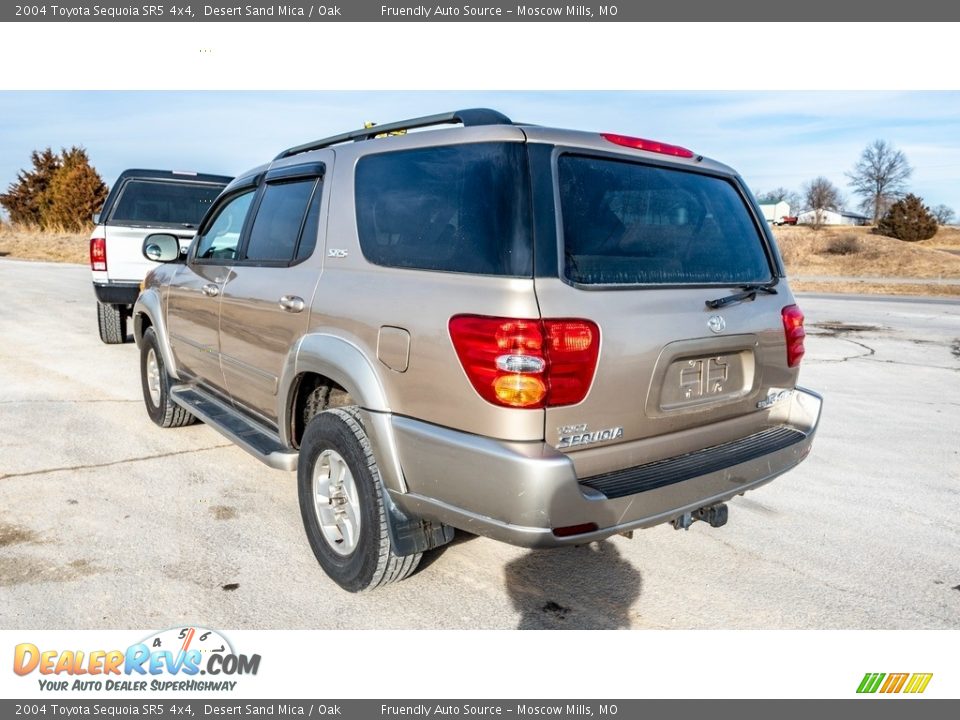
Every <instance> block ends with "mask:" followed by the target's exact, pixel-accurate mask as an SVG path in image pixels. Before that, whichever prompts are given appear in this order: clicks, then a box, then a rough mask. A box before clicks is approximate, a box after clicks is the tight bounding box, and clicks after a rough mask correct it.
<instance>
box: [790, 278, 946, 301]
mask: <svg viewBox="0 0 960 720" xmlns="http://www.w3.org/2000/svg"><path fill="white" fill-rule="evenodd" d="M790 289H791V290H793V291H794V292H800V293H856V294H863V295H936V296H937V297H960V285H910V284H908V283H903V284H900V283H898V284H896V285H891V284H887V283H884V282H883V281H882V280H879V281H870V280H864V281H859V282H850V281H849V280H847V281H843V282H814V281H807V280H791V281H790Z"/></svg>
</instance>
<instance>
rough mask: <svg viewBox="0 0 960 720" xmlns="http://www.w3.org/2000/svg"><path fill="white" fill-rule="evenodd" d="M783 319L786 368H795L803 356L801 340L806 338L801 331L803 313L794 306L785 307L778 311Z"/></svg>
mask: <svg viewBox="0 0 960 720" xmlns="http://www.w3.org/2000/svg"><path fill="white" fill-rule="evenodd" d="M780 317H781V318H782V319H783V336H784V339H785V340H786V341H787V367H797V366H798V365H799V364H800V360H802V359H803V354H804V352H806V350H805V348H804V347H803V340H804V338H806V336H807V332H806V330H804V329H803V311H801V310H800V308H799V307H797V306H796V305H787V306H786V307H785V308H783V310H781V311H780Z"/></svg>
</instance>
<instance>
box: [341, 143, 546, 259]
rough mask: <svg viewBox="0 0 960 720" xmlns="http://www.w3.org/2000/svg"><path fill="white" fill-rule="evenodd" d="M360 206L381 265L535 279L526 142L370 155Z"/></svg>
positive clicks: (367, 244)
mask: <svg viewBox="0 0 960 720" xmlns="http://www.w3.org/2000/svg"><path fill="white" fill-rule="evenodd" d="M356 206H357V225H358V228H359V233H360V247H361V250H362V251H363V254H364V257H366V258H367V259H368V260H369V261H370V262H372V263H376V264H377V265H388V266H391V267H401V268H418V269H422V270H441V271H445V272H465V273H479V274H485V275H510V276H527V277H529V276H530V275H531V274H532V265H533V263H532V252H531V251H532V246H531V240H530V232H529V224H530V223H529V199H528V181H527V161H526V152H525V149H524V147H523V145H522V144H520V143H477V144H471V145H456V146H448V147H433V148H425V149H418V150H405V151H398V152H390V153H382V154H377V155H369V156H367V157H364V158H362V159H361V160H360V161H359V163H358V164H357V170H356Z"/></svg>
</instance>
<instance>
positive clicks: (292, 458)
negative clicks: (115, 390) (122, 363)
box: [170, 385, 298, 471]
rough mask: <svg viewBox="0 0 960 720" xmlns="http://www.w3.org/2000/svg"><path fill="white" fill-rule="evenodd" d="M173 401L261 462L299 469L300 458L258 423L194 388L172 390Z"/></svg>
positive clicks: (183, 386)
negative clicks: (298, 460) (298, 461)
mask: <svg viewBox="0 0 960 720" xmlns="http://www.w3.org/2000/svg"><path fill="white" fill-rule="evenodd" d="M170 397H171V398H173V401H174V402H175V403H177V405H180V406H181V407H183V408H185V409H186V410H188V411H190V413H192V414H193V415H196V416H197V417H198V418H200V419H201V420H203V422H204V423H206V424H207V425H209V426H210V427H212V428H213V429H214V430H216V431H217V432H218V433H220V434H221V435H223V436H224V437H226V438H227V439H229V440H232V441H233V442H234V443H236V444H237V445H239V446H240V447H242V448H243V449H244V450H246V451H247V452H248V453H250V454H251V455H253V456H254V457H255V458H257V460H259V461H260V462H262V463H264V464H266V465H269V466H270V467H272V468H276V469H277V470H291V471H292V470H296V469H297V458H298V455H297V453H296V452H294V451H293V450H289V449H287V448H285V447H284V446H283V445H281V444H280V438H278V437H277V435H276V434H275V433H273V432H271V431H270V430H268V429H267V428H265V427H263V426H262V425H260V424H259V423H257V422H256V421H254V420H251V419H249V418H247V417H245V416H244V415H241V414H240V413H239V412H237V411H236V410H235V409H234V408H232V407H231V406H230V405H228V404H227V403H225V402H223V401H222V400H220V399H219V398H216V397H214V396H213V395H211V394H210V393H208V392H204V391H203V390H200V389H199V388H197V387H194V386H193V385H174V386H173V387H172V388H170Z"/></svg>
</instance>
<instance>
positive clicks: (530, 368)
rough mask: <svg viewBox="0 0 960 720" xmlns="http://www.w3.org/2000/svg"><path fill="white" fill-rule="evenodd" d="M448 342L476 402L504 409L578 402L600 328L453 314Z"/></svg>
mask: <svg viewBox="0 0 960 720" xmlns="http://www.w3.org/2000/svg"><path fill="white" fill-rule="evenodd" d="M450 338H451V339H452V340H453V346H454V349H455V350H456V351H457V357H458V358H459V359H460V364H461V365H462V366H463V369H464V371H465V372H466V374H467V377H468V378H469V379H470V383H471V384H472V385H473V387H474V389H475V390H476V391H477V392H478V393H479V394H480V397H482V398H483V399H484V400H487V401H488V402H491V403H493V404H494V405H502V406H505V407H518V408H531V409H532V408H543V407H548V406H556V405H573V404H576V403H578V402H580V401H581V400H583V398H584V397H586V395H587V391H588V390H589V389H590V384H591V383H592V382H593V374H594V371H595V370H596V368H597V357H598V355H599V352H600V328H598V327H597V325H596V323H593V322H591V321H589V320H577V319H557V320H546V319H545V320H525V319H515V318H500V317H486V316H479V315H457V316H456V317H453V318H451V320H450Z"/></svg>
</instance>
